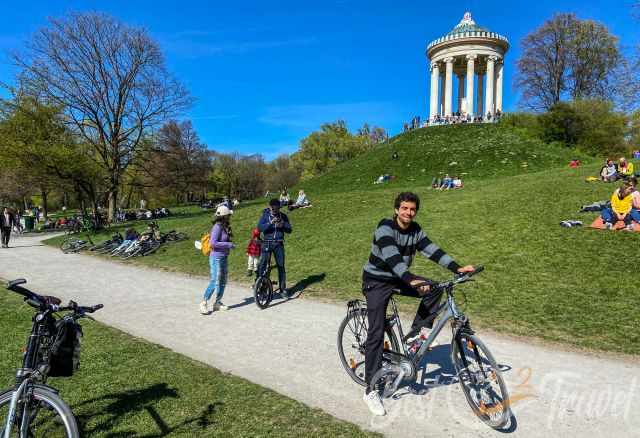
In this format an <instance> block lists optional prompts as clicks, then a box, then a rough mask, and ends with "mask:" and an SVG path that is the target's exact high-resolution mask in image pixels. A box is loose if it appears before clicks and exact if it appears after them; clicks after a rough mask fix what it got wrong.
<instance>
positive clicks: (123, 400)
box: [74, 383, 224, 438]
mask: <svg viewBox="0 0 640 438" xmlns="http://www.w3.org/2000/svg"><path fill="white" fill-rule="evenodd" d="M166 398H174V399H177V398H180V396H179V394H178V391H177V390H175V389H173V388H170V387H168V385H167V384H166V383H158V384H155V385H151V386H149V387H147V388H143V389H134V390H129V391H123V392H117V393H109V394H105V395H102V396H100V397H96V398H93V399H89V400H85V401H83V402H82V403H80V404H79V405H76V406H74V412H76V413H79V412H80V414H77V415H76V418H77V420H78V426H79V428H80V432H81V435H82V436H90V435H92V434H93V433H97V432H107V433H106V434H105V436H107V437H110V438H115V437H138V438H143V437H144V438H154V437H163V436H167V435H169V434H171V433H174V432H177V431H179V430H181V429H185V428H188V427H189V429H190V431H191V432H195V431H194V430H193V429H194V427H197V428H199V429H201V430H202V429H205V428H207V427H208V426H210V425H211V424H213V416H214V415H215V414H216V409H217V407H218V406H222V405H223V404H224V403H221V402H215V403H211V404H209V405H207V406H206V407H205V408H204V409H203V410H202V411H201V412H200V413H199V414H198V415H195V416H193V417H189V418H186V419H184V420H182V421H180V422H178V423H177V424H174V425H169V424H167V422H166V421H165V419H163V418H162V416H161V415H160V414H159V413H158V411H157V410H156V408H155V405H157V403H158V402H160V401H161V400H163V399H166ZM141 412H146V413H147V414H148V415H149V416H150V417H151V419H152V420H153V422H154V423H155V425H156V427H157V431H153V432H152V431H148V430H147V431H144V433H143V434H142V433H140V431H136V430H132V429H127V421H128V419H129V417H130V416H131V415H132V414H139V413H141ZM170 420H172V421H175V420H176V418H175V417H171V418H170ZM89 423H91V424H92V425H91V426H88V424H89ZM115 429H120V430H118V431H117V432H116V431H115Z"/></svg>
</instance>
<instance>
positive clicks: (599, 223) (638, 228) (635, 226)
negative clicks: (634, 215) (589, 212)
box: [589, 216, 640, 232]
mask: <svg viewBox="0 0 640 438" xmlns="http://www.w3.org/2000/svg"><path fill="white" fill-rule="evenodd" d="M589 226H590V227H591V228H596V229H599V230H604V229H606V227H605V226H604V221H603V220H602V217H600V216H598V217H597V218H596V220H594V221H593V222H592V223H591V225H589ZM623 228H624V222H623V221H618V222H616V223H615V224H614V225H613V229H614V230H621V229H623ZM633 231H636V232H640V225H639V224H637V223H636V222H633Z"/></svg>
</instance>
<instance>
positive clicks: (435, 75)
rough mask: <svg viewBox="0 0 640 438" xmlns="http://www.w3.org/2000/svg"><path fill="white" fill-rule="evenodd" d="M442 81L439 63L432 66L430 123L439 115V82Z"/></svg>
mask: <svg viewBox="0 0 640 438" xmlns="http://www.w3.org/2000/svg"><path fill="white" fill-rule="evenodd" d="M439 79H440V69H439V68H438V63H437V62H434V63H433V64H431V94H430V97H431V101H430V103H429V121H431V120H433V117H434V116H435V115H436V114H438V80H439Z"/></svg>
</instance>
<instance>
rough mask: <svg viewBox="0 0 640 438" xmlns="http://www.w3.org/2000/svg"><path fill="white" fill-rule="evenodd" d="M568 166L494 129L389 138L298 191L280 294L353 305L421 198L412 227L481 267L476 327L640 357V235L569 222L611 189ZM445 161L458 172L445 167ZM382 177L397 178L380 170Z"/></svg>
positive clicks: (195, 224)
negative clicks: (397, 216)
mask: <svg viewBox="0 0 640 438" xmlns="http://www.w3.org/2000/svg"><path fill="white" fill-rule="evenodd" d="M419 139H422V140H420V142H419V141H418V140H419ZM427 145H431V146H430V147H427ZM438 145H439V146H438ZM394 147H395V148H396V149H397V151H398V153H399V155H400V159H399V160H398V162H397V163H396V162H391V158H390V157H391V151H392V150H393V148H394ZM438 148H440V149H438ZM444 148H446V150H443V149H444ZM512 153H513V154H512ZM573 155H574V154H573V152H571V151H568V150H563V149H560V148H557V147H552V146H547V145H544V144H541V143H539V142H536V141H534V140H528V139H526V138H523V137H522V136H521V135H519V134H518V133H517V132H515V131H513V130H511V129H506V128H504V127H499V126H448V127H442V128H428V129H422V130H418V131H414V132H411V133H407V134H405V135H402V136H399V137H397V138H395V139H393V140H392V141H391V145H389V146H382V147H380V149H377V150H375V151H373V152H371V153H370V154H368V155H366V156H363V157H360V158H357V159H355V160H353V161H351V162H348V163H344V164H343V165H341V166H339V167H338V168H336V169H335V170H333V171H332V172H330V173H328V174H327V175H323V176H321V177H319V178H317V179H316V180H314V181H308V182H306V183H305V185H304V188H305V190H306V192H307V194H308V195H309V196H310V198H311V200H312V201H313V208H308V209H302V210H295V211H292V212H290V213H289V217H290V219H291V222H292V224H293V229H294V232H293V234H292V235H291V236H289V237H288V238H287V243H286V257H287V272H288V279H289V284H288V286H289V287H292V286H295V285H296V284H297V285H298V286H302V285H307V286H308V287H306V289H305V290H304V295H303V296H304V297H305V298H318V299H331V300H338V301H342V302H346V301H347V300H349V299H352V298H362V294H361V293H360V281H361V272H362V266H363V265H364V263H365V262H366V260H367V257H368V255H369V251H370V247H371V239H372V234H373V231H374V229H375V226H376V224H377V223H378V222H379V220H380V219H381V218H383V217H390V216H391V215H392V214H393V209H392V203H393V199H394V198H395V196H396V195H397V193H398V192H399V191H401V190H413V191H415V192H417V193H418V194H419V195H420V197H421V199H422V206H421V209H420V212H419V213H418V216H417V221H418V222H419V223H420V224H421V225H422V227H423V229H424V230H425V232H426V233H427V234H428V235H429V236H430V237H431V238H432V239H433V240H434V241H435V242H437V243H438V244H439V245H440V246H441V247H443V248H444V249H445V250H446V251H447V252H448V253H449V254H451V255H452V256H453V257H454V258H455V259H456V260H457V261H459V262H460V263H464V264H467V263H472V264H480V263H481V264H484V265H485V266H486V271H485V272H484V273H482V275H479V276H478V280H477V281H476V282H474V283H471V284H468V285H465V286H463V288H461V291H462V290H464V291H465V292H467V297H468V299H467V300H466V305H465V306H464V308H465V311H466V312H467V314H468V315H469V317H470V318H471V320H472V321H473V322H474V324H476V325H479V326H484V327H488V328H491V329H492V330H496V331H500V332H504V333H507V334H518V335H524V336H535V337H541V338H544V339H550V340H554V341H561V342H565V343H568V344H572V345H576V346H579V347H590V348H595V349H602V350H609V351H617V352H625V353H632V354H640V323H639V321H640V271H639V270H638V269H637V263H636V261H637V260H639V259H640V245H639V239H640V233H628V232H607V231H600V230H593V229H589V228H587V227H586V225H588V224H590V223H591V221H593V219H594V218H595V217H596V216H597V213H579V210H580V207H581V206H582V205H584V204H588V203H591V202H593V201H598V200H603V199H608V198H609V197H610V196H611V193H612V191H613V190H614V188H615V186H616V185H614V184H605V183H601V182H594V183H588V182H585V177H587V176H589V175H597V172H598V170H599V167H600V164H599V163H598V162H592V163H589V164H587V165H585V166H582V167H580V168H578V169H572V168H568V166H567V162H568V161H569V159H570V158H571V157H572V156H573ZM411 157H413V158H411ZM382 160H384V163H386V164H384V163H382ZM454 160H455V161H457V163H459V164H456V165H455V166H454V165H452V166H449V164H450V163H451V161H454ZM479 160H481V161H479ZM525 161H526V163H527V166H526V167H523V164H524V163H525ZM586 161H588V160H586ZM367 163H368V164H367ZM365 164H366V165H365ZM636 164H637V163H636ZM374 166H377V167H375V169H372V168H373V167H374ZM384 166H397V167H395V169H396V170H395V171H394V170H393V169H394V167H391V169H389V170H381V169H383V167H384ZM405 167H406V168H407V170H405V169H404V168H405ZM454 167H455V168H456V169H457V172H458V171H460V172H459V173H463V172H462V170H464V171H466V172H467V175H468V176H469V178H468V180H467V181H468V182H467V184H465V187H464V188H463V189H462V190H450V191H439V190H432V189H431V188H430V187H429V183H430V181H431V176H430V175H431V174H436V173H438V172H441V171H447V170H448V169H449V168H454ZM423 168H424V169H427V170H426V171H425V172H424V173H422V172H421V169H423ZM413 169H415V171H414V170H413ZM401 170H402V171H401ZM383 171H389V172H391V173H395V174H397V175H398V179H397V180H396V181H394V182H392V183H390V184H384V185H373V184H372V183H371V181H373V178H374V176H375V175H376V174H379V173H381V172H383ZM358 172H359V173H358ZM451 173H454V172H451ZM358 174H360V175H361V178H362V181H361V182H358V181H356V180H357V175H358ZM411 177H415V180H414V181H413V180H411V179H410V178H411ZM365 178H366V181H365ZM265 204H266V200H256V201H252V202H248V203H246V204H245V205H243V206H242V208H239V209H238V210H237V211H236V213H235V214H234V215H233V220H232V225H233V232H234V236H235V242H236V244H237V249H236V250H235V251H233V253H232V255H231V256H230V260H229V266H230V272H231V276H232V278H234V279H236V280H240V281H242V280H243V279H244V280H245V281H246V276H245V275H246V256H245V248H246V245H247V243H248V240H249V238H250V236H251V230H252V229H253V227H255V226H256V223H257V221H258V218H259V215H260V213H261V211H262V209H263V208H264V207H265ZM565 219H578V220H582V221H583V222H584V224H585V227H582V228H563V227H561V226H560V225H559V223H560V221H562V220H565ZM160 223H161V227H162V229H164V230H169V229H174V228H175V229H178V230H180V231H185V232H187V233H189V235H190V236H192V237H193V238H199V237H200V235H201V234H202V233H203V232H206V231H207V230H208V229H209V227H210V226H211V212H199V211H196V209H192V210H191V211H190V212H189V214H186V215H184V216H182V217H179V216H176V217H175V218H170V219H167V220H163V221H161V222H160ZM143 226H144V225H143V224H141V225H138V227H140V228H141V227H143ZM132 263H140V264H143V265H147V266H152V267H157V268H161V269H169V270H176V271H182V272H187V273H192V274H200V275H203V276H206V275H208V266H207V259H206V257H203V256H202V255H201V254H200V253H198V252H196V250H195V249H194V247H193V242H192V241H188V242H181V243H178V244H175V245H173V246H167V247H166V248H163V249H161V250H160V251H159V252H158V253H157V254H154V255H153V256H151V257H146V258H141V259H138V260H134V261H132ZM412 270H413V272H415V273H417V274H422V275H426V276H428V277H431V278H434V279H444V278H448V277H449V275H450V274H449V273H448V272H446V271H443V270H442V269H441V268H439V267H438V266H437V265H435V264H434V263H431V262H429V261H428V260H424V259H423V258H421V257H420V256H417V257H416V259H415V264H414V267H413V268H412ZM201 293H202V291H194V294H196V295H199V294H201ZM250 295H251V289H250V286H249V285H248V286H247V296H250ZM400 302H401V305H402V307H403V309H404V310H406V311H408V312H412V311H415V308H416V303H415V300H412V299H404V298H401V299H400ZM196 311H197V309H194V313H195V312H196ZM265 311H268V310H265ZM311 319H312V318H311ZM336 330H337V327H336Z"/></svg>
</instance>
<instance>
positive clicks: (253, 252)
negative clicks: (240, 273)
mask: <svg viewBox="0 0 640 438" xmlns="http://www.w3.org/2000/svg"><path fill="white" fill-rule="evenodd" d="M261 249H262V241H261V240H260V230H258V229H257V228H254V229H253V231H252V232H251V240H250V241H249V245H248V246H247V256H248V257H249V259H248V261H247V277H251V276H252V275H255V274H256V272H257V271H258V262H259V261H260V250H261Z"/></svg>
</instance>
